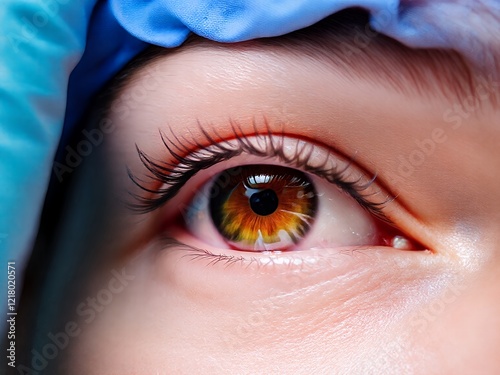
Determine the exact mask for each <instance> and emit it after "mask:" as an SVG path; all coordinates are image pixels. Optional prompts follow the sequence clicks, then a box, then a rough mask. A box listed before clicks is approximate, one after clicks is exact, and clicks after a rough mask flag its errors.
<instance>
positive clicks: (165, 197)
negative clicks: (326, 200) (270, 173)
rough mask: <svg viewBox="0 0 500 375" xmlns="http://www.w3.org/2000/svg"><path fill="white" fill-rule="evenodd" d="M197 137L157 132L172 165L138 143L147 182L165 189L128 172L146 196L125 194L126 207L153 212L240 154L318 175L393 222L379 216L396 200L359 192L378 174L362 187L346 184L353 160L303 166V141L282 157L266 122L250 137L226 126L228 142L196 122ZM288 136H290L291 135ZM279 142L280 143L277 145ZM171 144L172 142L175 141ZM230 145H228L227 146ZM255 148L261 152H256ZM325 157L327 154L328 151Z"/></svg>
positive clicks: (310, 146) (307, 149)
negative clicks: (229, 133)
mask: <svg viewBox="0 0 500 375" xmlns="http://www.w3.org/2000/svg"><path fill="white" fill-rule="evenodd" d="M198 125H199V128H200V131H201V134H202V136H203V137H204V139H205V141H206V144H202V143H201V142H200V141H198V140H196V139H195V138H194V137H193V139H192V140H187V139H186V138H185V137H182V139H181V138H179V137H178V136H177V135H175V133H174V132H173V131H172V130H171V134H172V138H173V139H171V138H169V137H168V136H166V135H165V134H164V133H163V132H162V131H161V130H160V131H159V132H160V137H161V139H162V142H163V144H164V146H165V147H166V149H167V151H168V153H169V154H170V156H171V159H173V160H174V161H175V162H171V161H164V160H158V159H154V158H151V157H149V156H148V155H147V154H146V153H144V152H143V151H142V150H141V149H140V148H139V147H138V146H137V145H136V149H137V152H138V155H139V158H140V160H141V162H142V164H143V165H144V166H145V167H146V169H147V170H148V171H149V172H150V173H151V175H150V176H148V178H149V179H150V180H153V181H155V182H156V183H157V184H158V185H167V186H166V187H163V188H161V187H158V188H157V189H152V188H150V187H148V186H147V182H146V181H144V180H142V179H140V178H138V177H137V176H135V175H134V174H133V173H132V172H131V171H130V170H129V169H128V174H129V177H130V179H131V180H132V182H133V183H134V184H135V185H136V186H138V187H139V188H140V189H141V190H143V191H145V192H146V193H148V196H147V197H145V196H142V195H139V194H136V193H131V192H130V195H131V196H132V197H133V198H134V200H135V203H130V204H129V207H130V208H131V209H132V210H133V211H135V212H137V213H147V212H151V211H154V210H156V209H157V208H159V207H160V206H162V205H163V204H165V203H166V202H168V201H169V200H170V199H171V198H173V197H174V196H175V195H176V194H177V193H178V192H179V190H180V189H181V187H182V186H183V185H184V184H185V183H186V182H187V181H189V180H190V179H191V178H192V177H193V176H194V175H195V174H196V173H198V172H199V171H200V170H203V169H207V168H210V167H212V166H214V165H216V164H218V163H219V162H221V161H224V160H229V159H231V158H233V157H235V156H238V155H240V154H242V153H249V154H252V155H256V156H260V157H277V158H278V159H279V160H281V161H283V162H285V163H287V164H289V165H290V166H292V167H296V168H302V169H304V170H305V171H307V172H311V173H313V174H316V175H318V176H319V177H321V178H324V179H326V180H327V181H328V182H330V183H332V184H335V185H337V186H338V187H339V188H340V189H342V190H344V191H345V192H346V193H347V194H349V195H350V196H351V197H352V198H353V199H355V200H356V201H357V202H358V203H359V204H360V205H361V206H363V207H364V208H365V209H367V210H368V211H370V212H371V213H372V214H374V215H375V216H377V217H378V218H379V219H380V220H382V221H385V222H387V223H389V224H392V222H391V220H390V219H389V218H388V217H387V216H386V215H385V214H384V212H383V208H384V206H385V205H386V204H387V203H388V202H390V201H392V200H393V199H395V198H394V197H391V196H386V197H385V199H384V200H383V201H380V202H374V201H372V200H370V199H369V196H370V195H372V194H373V193H372V194H363V193H362V191H364V190H367V189H368V188H369V186H371V185H372V184H373V183H374V182H375V180H376V178H377V175H376V174H374V175H373V176H372V178H370V179H369V180H368V181H367V182H364V183H362V181H361V180H362V177H361V175H360V177H359V178H358V179H356V180H353V181H352V180H351V181H346V178H345V172H346V170H348V169H349V167H350V166H351V164H352V163H353V160H352V159H351V160H350V161H349V163H348V164H346V166H344V167H343V168H340V169H332V168H331V167H330V168H326V163H327V160H328V159H327V158H325V164H324V165H320V166H315V167H310V166H308V160H309V158H310V156H311V154H312V153H313V152H314V147H316V146H315V144H314V143H312V142H303V143H302V147H301V148H300V149H299V142H298V141H299V140H300V139H298V138H294V139H296V140H297V143H296V148H295V153H294V154H293V157H290V156H288V155H286V153H285V151H284V148H283V144H282V142H283V140H284V139H285V138H289V137H290V136H289V135H287V134H286V133H285V132H284V131H283V130H282V131H280V132H276V131H272V130H271V128H270V127H269V126H268V125H267V124H266V131H265V132H260V133H258V132H257V128H256V126H255V124H254V132H252V133H251V134H247V133H245V132H244V131H243V130H242V129H241V127H239V126H237V125H236V124H234V123H232V122H231V128H232V132H233V138H223V137H221V136H220V135H219V134H218V133H217V132H216V131H214V133H215V136H216V137H217V138H219V140H216V139H215V138H214V137H213V136H211V135H210V134H209V133H208V132H207V131H206V130H205V129H204V128H203V126H202V125H201V124H200V123H198ZM252 137H253V139H257V141H256V142H255V143H257V145H255V144H254V143H252V142H251V141H250V138H252ZM292 137H293V136H292ZM276 139H278V140H281V142H279V141H276ZM174 140H175V141H174ZM260 140H263V141H265V142H266V146H267V147H268V148H270V150H269V149H265V147H262V145H261V144H260ZM235 141H236V142H237V145H238V148H236V149H235V148H234V142H235ZM231 142H232V143H231ZM259 147H260V149H259ZM327 152H328V156H330V155H331V151H330V150H329V149H327Z"/></svg>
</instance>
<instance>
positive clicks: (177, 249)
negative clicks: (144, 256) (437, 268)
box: [156, 225, 433, 276]
mask: <svg viewBox="0 0 500 375" xmlns="http://www.w3.org/2000/svg"><path fill="white" fill-rule="evenodd" d="M174 233H175V238H174V237H173V236H174ZM156 246H157V251H159V252H162V253H172V254H175V255H172V256H173V257H175V258H176V259H177V260H176V263H182V264H185V265H187V266H189V265H190V264H192V265H200V266H202V267H207V266H213V267H214V268H215V269H216V270H215V271H218V270H221V271H223V272H228V271H232V272H231V273H233V272H234V273H235V274H242V273H243V274H247V275H250V276H251V275H256V274H261V275H262V274H267V275H274V276H276V275H284V274H289V273H292V274H293V273H296V272H301V273H304V272H306V273H308V272H311V273H316V272H320V273H321V272H332V271H335V270H341V269H343V268H346V267H347V268H349V267H352V266H353V264H356V263H364V261H366V260H367V259H371V260H372V261H374V260H376V259H377V258H379V257H382V258H387V259H390V257H394V259H393V261H394V262H398V261H402V262H408V261H415V260H416V259H418V262H421V259H422V258H417V257H424V258H425V257H428V256H432V255H433V253H432V252H430V251H429V250H422V251H402V250H398V249H395V248H393V247H389V246H343V247H336V248H316V249H308V250H304V251H300V250H298V251H291V252H282V253H280V252H244V251H237V250H231V249H227V248H226V247H221V248H218V247H213V246H209V245H207V244H206V243H205V242H204V241H202V240H198V239H197V238H195V237H193V236H192V235H190V234H189V233H187V232H186V230H185V229H183V228H182V227H180V226H177V225H174V226H172V227H171V228H170V230H169V231H168V232H167V233H164V234H163V235H162V236H161V237H160V238H159V239H157V241H156ZM369 264H370V263H369V262H368V263H367V265H369ZM209 268H211V267H209ZM193 272H195V271H194V270H193Z"/></svg>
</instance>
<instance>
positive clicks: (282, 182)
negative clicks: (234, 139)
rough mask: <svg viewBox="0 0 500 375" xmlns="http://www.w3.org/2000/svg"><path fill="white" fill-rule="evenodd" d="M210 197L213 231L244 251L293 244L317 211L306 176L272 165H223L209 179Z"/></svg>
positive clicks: (270, 248)
mask: <svg viewBox="0 0 500 375" xmlns="http://www.w3.org/2000/svg"><path fill="white" fill-rule="evenodd" d="M228 176H229V177H228ZM210 197H211V199H210V203H209V206H210V215H211V219H212V222H213V224H214V226H215V227H216V228H217V230H218V232H219V233H220V234H221V235H222V236H223V237H224V239H225V240H226V241H227V242H229V243H230V244H232V245H233V246H234V247H236V248H238V249H242V250H249V251H252V250H253V251H259V250H260V251H262V250H286V249H287V248H288V247H290V246H292V245H294V244H297V243H298V242H299V241H300V240H301V239H302V238H303V237H304V235H305V234H306V233H307V232H308V231H309V229H310V228H311V226H312V224H313V222H314V219H315V217H316V212H317V194H316V190H315V188H314V185H313V183H312V182H311V180H310V179H309V177H308V176H307V175H306V174H305V173H303V172H301V171H299V170H296V169H293V168H287V167H281V166H275V165H266V164H263V165H246V166H242V167H238V168H232V169H228V170H226V171H224V172H222V173H221V174H220V175H219V176H218V177H217V178H216V179H215V180H214V181H213V184H212V186H211V190H210Z"/></svg>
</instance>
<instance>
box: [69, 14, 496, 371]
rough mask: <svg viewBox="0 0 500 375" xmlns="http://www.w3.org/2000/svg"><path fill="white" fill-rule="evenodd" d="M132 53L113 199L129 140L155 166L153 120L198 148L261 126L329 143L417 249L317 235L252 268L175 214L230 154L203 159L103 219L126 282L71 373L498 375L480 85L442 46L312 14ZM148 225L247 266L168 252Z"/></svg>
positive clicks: (119, 109)
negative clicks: (248, 36) (257, 30)
mask: <svg viewBox="0 0 500 375" xmlns="http://www.w3.org/2000/svg"><path fill="white" fill-rule="evenodd" d="M332 30H333V31H332ZM320 31H321V32H323V33H324V38H318V37H317V33H318V32H320ZM315 35H316V37H314V36H315ZM360 35H361V36H364V37H365V38H366V39H362V41H363V43H361V42H359V40H360V39H359V38H360ZM367 35H368V36H367ZM356 41H358V42H356ZM342 42H343V44H342ZM346 46H351V47H352V46H354V47H353V48H348V47H346ZM141 64H142V66H140V67H139V68H137V67H136V68H135V70H134V71H133V72H132V73H131V74H125V75H124V76H126V77H127V78H126V80H123V82H118V83H117V84H116V87H118V89H116V90H115V91H114V97H113V103H112V104H111V106H110V109H109V111H107V112H106V118H108V119H109V120H111V121H112V123H113V124H115V128H114V130H113V132H112V133H111V135H110V136H108V138H107V139H106V145H105V147H106V152H107V155H108V157H109V163H110V164H111V168H110V169H111V170H112V171H113V172H114V174H113V175H112V176H111V179H112V184H113V186H115V188H116V195H117V197H118V199H120V200H129V199H130V196H129V195H128V193H129V192H132V193H133V194H138V195H142V196H144V194H146V192H145V191H143V190H141V189H140V188H139V187H137V186H136V185H134V183H133V182H132V180H131V179H130V177H129V175H128V174H127V168H128V169H129V170H130V171H131V173H132V174H133V175H134V176H139V177H140V178H143V179H144V176H147V175H148V171H147V169H146V168H145V166H144V164H143V163H142V162H141V160H140V158H139V157H138V153H137V150H136V145H137V147H138V148H139V149H141V150H142V151H143V152H144V153H145V154H147V155H148V157H150V158H153V159H155V160H159V161H163V162H175V160H174V158H173V157H172V155H171V154H170V153H168V151H167V150H166V148H165V145H164V144H163V142H162V139H161V137H160V133H159V131H161V132H162V133H163V134H165V135H166V136H168V137H169V139H170V140H172V141H173V142H177V141H178V140H182V139H183V138H184V139H185V140H187V141H185V142H184V143H187V145H191V146H192V145H193V144H194V143H196V142H198V143H200V144H204V143H206V142H207V136H206V134H204V132H205V133H208V134H209V135H210V136H211V137H213V138H214V139H215V140H224V139H232V138H234V131H235V130H234V129H237V131H239V132H241V133H243V134H245V135H248V136H251V135H255V134H261V135H262V136H265V135H266V134H268V132H269V131H271V132H272V133H273V134H284V135H286V136H287V137H290V138H293V139H297V138H298V139H303V140H307V142H310V143H313V144H316V145H318V146H319V147H322V148H325V149H328V150H330V151H331V153H332V155H334V157H335V158H337V159H338V160H341V161H344V163H345V164H350V165H351V166H352V169H351V170H352V171H353V172H351V173H353V175H354V176H364V177H363V178H365V180H367V181H368V180H370V179H371V178H372V177H373V176H374V175H376V180H375V182H374V183H373V184H372V185H371V187H370V189H372V190H370V191H371V192H373V193H374V194H373V197H374V199H375V200H378V201H379V202H380V201H384V200H385V199H384V198H386V197H392V198H394V199H390V200H389V201H388V202H387V203H386V204H385V205H384V208H383V212H384V214H385V215H386V216H387V218H388V219H390V220H391V221H392V223H393V224H394V226H395V227H396V228H397V230H398V233H400V234H401V235H403V236H407V237H408V238H411V239H413V240H414V241H415V242H416V243H418V244H420V245H421V246H422V248H423V249H425V250H424V251H405V250H399V249H394V248H391V247H390V246H365V247H363V248H344V249H338V248H335V247H328V246H327V245H324V246H320V248H315V249H308V248H305V249H302V248H300V249H299V250H297V251H295V252H293V253H282V254H277V255H276V256H275V258H273V260H272V261H270V262H268V263H266V262H264V261H259V262H253V263H252V262H249V261H248V259H250V258H251V256H252V254H241V253H240V252H237V251H236V250H229V249H224V248H220V247H217V246H216V245H213V244H207V243H206V242H205V241H204V240H206V238H195V237H194V236H193V235H192V234H190V233H188V231H186V230H185V228H184V229H182V228H180V227H179V226H178V225H177V223H178V220H180V219H179V217H180V218H182V214H181V213H182V212H181V211H182V210H181V208H182V207H185V206H186V205H189V201H190V199H192V198H193V194H194V191H195V190H197V189H198V188H200V187H201V186H202V185H203V184H205V183H206V182H207V181H208V180H209V179H210V178H212V177H213V176H215V175H216V174H217V173H218V172H220V171H223V170H225V169H227V168H230V167H233V166H236V165H238V163H241V162H242V160H244V159H243V156H242V157H241V158H240V159H235V160H233V161H232V162H231V161H230V160H228V161H225V162H221V163H220V164H217V165H216V166H213V167H212V169H210V168H208V169H207V170H205V171H203V173H202V172H200V174H199V175H197V176H194V177H193V179H192V180H191V181H189V182H187V183H186V184H185V186H184V187H183V188H182V189H181V190H180V191H179V193H178V195H177V196H175V197H174V198H173V199H172V200H171V201H169V202H168V203H166V204H165V205H164V207H161V208H159V209H157V210H154V211H152V212H149V213H146V214H140V215H138V214H137V213H134V212H131V211H130V209H129V208H127V207H124V208H123V209H122V210H120V211H118V212H117V213H116V220H117V228H118V229H115V230H116V233H117V240H116V243H115V244H114V248H116V249H117V250H116V251H117V252H118V254H120V256H121V255H122V254H123V253H126V254H127V256H126V257H123V256H121V258H122V259H123V258H125V260H124V261H123V260H122V261H123V262H124V263H125V264H126V267H127V272H128V273H129V274H130V275H133V276H134V280H133V282H131V283H130V285H128V286H127V288H125V290H124V291H123V292H122V293H120V294H119V295H116V296H115V297H114V299H113V303H112V304H110V305H108V306H106V308H105V309H104V310H103V311H102V312H100V313H99V316H98V318H97V319H95V321H93V322H92V323H91V324H90V325H88V327H87V328H86V329H85V330H83V333H82V335H81V337H80V338H79V339H78V344H77V345H76V346H75V347H74V348H73V349H72V352H71V356H70V362H71V363H72V365H71V366H72V368H73V369H74V373H75V374H76V373H81V374H113V373H120V374H193V373H200V372H202V373H210V374H211V373H214V374H219V373H228V374H229V373H230V374H247V373H248V374H250V373H252V374H270V373H287V374H300V373H304V374H306V373H313V372H316V373H322V374H323V373H328V374H330V373H338V374H364V373H376V374H378V373H380V374H382V373H383V374H402V373H417V374H444V373H450V374H451V373H453V374H470V373H494V372H495V370H496V371H498V370H499V369H500V362H499V359H498V356H497V355H496V348H498V347H499V346H500V330H498V327H500V318H499V317H500V299H499V298H498V296H499V295H500V277H499V275H500V247H499V245H498V244H499V243H500V231H498V224H499V222H500V216H499V212H500V197H499V195H498V186H499V184H500V175H499V174H498V173H497V172H496V171H498V170H500V148H499V147H498V146H499V144H500V128H499V127H498V124H499V123H500V111H499V110H498V107H497V106H496V100H497V97H498V89H499V81H498V78H495V77H494V76H490V75H488V74H486V73H480V72H473V71H472V70H471V69H469V68H468V67H467V65H466V64H465V63H464V62H463V61H462V60H461V59H460V58H459V57H458V56H457V55H455V54H453V53H447V52H441V51H415V50H410V49H408V48H405V47H403V46H401V45H399V44H397V43H395V42H392V41H390V40H388V39H386V38H383V37H381V36H377V35H373V34H369V32H368V31H367V30H366V29H365V28H364V27H361V26H360V27H359V28H358V29H356V28H353V27H347V26H346V27H345V29H343V28H340V29H339V26H338V25H337V26H335V25H333V26H332V25H330V24H329V21H326V22H325V23H324V24H322V25H319V26H317V27H316V29H312V30H308V31H303V32H300V33H297V34H295V36H293V35H292V36H286V37H283V38H276V39H271V40H258V41H251V42H245V43H239V44H231V45H221V44H217V43H214V42H209V41H205V40H201V39H195V40H193V41H192V42H190V43H187V44H186V45H185V46H183V47H181V48H179V49H176V50H174V51H162V50H159V49H157V50H156V51H155V52H154V53H152V54H151V53H150V54H149V55H146V58H144V62H142V63H141ZM235 124H236V125H235ZM176 137H177V140H176ZM179 147H180V146H179ZM192 151H196V149H193V150H192ZM248 160H251V161H252V163H254V164H255V163H259V162H260V163H262V162H263V160H264V159H262V158H261V159H259V158H257V157H255V156H247V159H246V160H244V162H245V163H248ZM144 180H145V181H146V186H147V187H148V188H150V189H154V188H158V186H156V185H155V184H154V183H151V182H150V181H149V180H147V179H144ZM190 184H192V185H191V186H190ZM331 188H332V189H333V188H334V187H331ZM346 199H347V198H346ZM363 215H368V216H367V217H369V216H370V215H371V214H370V213H369V212H364V213H363ZM173 223H175V225H174V224H173ZM325 230H328V226H327V225H326V226H325ZM165 234H167V235H168V236H170V237H175V239H176V240H178V241H180V242H184V243H186V242H189V243H190V244H192V245H193V246H197V247H198V248H199V247H201V248H205V249H206V248H208V249H210V251H211V252H212V253H217V254H224V255H228V256H230V255H233V256H236V254H237V253H239V254H238V255H237V256H243V257H246V259H247V263H245V262H244V261H242V262H234V263H233V264H231V265H228V264H225V263H224V262H213V261H212V262H211V261H210V259H207V258H206V257H205V258H203V257H201V259H193V257H186V256H185V255H186V250H185V249H184V248H183V246H180V245H176V244H168V245H167V244H165V241H162V240H161V238H162V237H164V236H165ZM368 245H369V244H368ZM304 247H305V246H304ZM256 256H257V257H258V258H259V257H260V258H259V259H262V258H263V256H260V255H256ZM306 258H307V259H308V261H305V260H304V259H306ZM297 259H301V261H297ZM212 260H213V259H212ZM292 260H293V261H292Z"/></svg>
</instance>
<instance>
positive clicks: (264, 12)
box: [0, 0, 500, 307]
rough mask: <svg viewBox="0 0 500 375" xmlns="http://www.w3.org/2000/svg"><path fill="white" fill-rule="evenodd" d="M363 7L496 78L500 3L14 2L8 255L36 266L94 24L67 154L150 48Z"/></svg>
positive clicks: (5, 177)
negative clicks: (98, 100)
mask: <svg viewBox="0 0 500 375" xmlns="http://www.w3.org/2000/svg"><path fill="white" fill-rule="evenodd" d="M352 6H359V7H363V8H365V9H367V10H369V11H370V13H371V15H372V19H371V24H372V26H373V27H374V28H375V29H376V30H378V31H379V32H381V33H383V34H386V35H388V36H391V37H393V38H395V39H397V40H399V41H400V42H402V43H404V44H407V45H408V46H411V47H441V48H448V49H455V50H457V51H458V52H460V53H461V54H463V55H464V56H465V57H466V58H469V59H470V60H471V61H473V62H475V63H477V64H479V65H483V66H486V67H490V68H492V67H494V66H495V62H494V61H493V60H492V58H491V57H490V56H491V55H490V54H488V48H498V45H499V43H500V42H499V38H498V36H499V35H500V22H499V21H498V19H499V17H500V2H499V1H495V0H482V1H478V0H477V1H475V0H456V1H450V0H421V1H411V0H406V1H405V0H401V1H397V0H396V1H393V0H358V1H356V0H351V1H349V0H315V1H312V0H274V1H273V0H100V1H98V3H97V6H95V7H94V1H92V0H85V1H83V2H82V1H80V2H75V1H70V0H23V1H22V2H21V1H19V0H7V3H6V4H5V3H3V4H2V7H1V11H0V12H1V13H0V21H1V23H0V24H1V25H2V27H4V28H5V29H4V30H6V31H4V32H3V33H1V35H2V36H1V38H2V39H0V56H1V57H2V62H3V65H2V66H1V67H0V82H1V85H2V87H1V88H0V96H1V100H0V176H1V180H0V207H2V211H1V212H0V250H1V251H0V254H2V255H6V257H7V258H8V259H10V260H17V262H18V270H19V271H21V270H22V268H23V266H24V264H25V261H26V258H27V256H28V255H29V251H30V248H31V244H32V240H33V238H34V236H35V233H36V228H37V224H38V218H39V214H40V209H41V204H42V202H43V197H44V194H45V191H46V188H47V183H48V178H49V175H50V172H51V165H52V159H53V155H54V152H55V149H56V146H57V144H58V141H59V139H60V136H61V132H62V124H63V117H64V113H65V106H64V105H65V103H66V84H67V82H68V77H69V74H70V72H71V71H72V69H73V68H74V66H75V64H76V63H77V62H78V60H79V59H80V56H81V54H82V51H83V48H84V45H85V39H86V32H87V25H88V22H89V20H90V24H89V25H88V39H87V48H86V50H85V54H84V55H83V58H82V60H81V62H80V63H79V64H78V66H77V67H76V69H75V70H74V71H73V73H72V75H71V78H70V80H69V88H68V104H67V109H68V110H67V116H66V119H65V127H64V131H65V133H64V134H63V142H64V136H65V135H67V134H69V132H70V131H71V129H72V127H73V125H74V124H75V123H76V122H77V120H78V119H79V118H81V116H82V114H83V111H84V109H85V106H86V104H87V103H88V102H89V100H90V98H91V97H92V96H93V95H94V94H95V93H96V92H97V91H98V90H99V89H100V88H101V87H102V85H103V84H104V83H105V82H106V81H107V80H108V79H109V78H110V77H111V76H112V75H113V74H114V73H116V72H117V71H118V70H119V69H120V68H121V67H122V66H123V65H124V64H125V63H126V62H127V61H129V60H130V59H131V58H132V57H133V56H135V55H136V54H137V53H138V52H139V51H140V50H142V49H143V48H144V47H145V46H147V44H148V43H153V44H157V45H161V46H164V47H175V46H178V45H180V44H182V43H183V42H184V40H185V39H186V38H187V36H188V34H189V33H190V32H194V33H196V34H199V35H201V36H203V37H206V38H209V39H213V40H216V41H221V42H236V41H243V40H248V39H253V38H258V37H269V36H277V35H282V34H285V33H288V32H291V31H294V30H297V29H300V28H303V27H306V26H309V25H311V24H314V23H315V22H317V21H319V20H321V19H322V18H324V17H326V16H328V15H330V14H332V13H335V12H337V11H339V10H341V9H345V8H348V7H352ZM91 10H93V13H92V18H91V19H90V14H91ZM493 46H495V47H493ZM13 52H14V53H13ZM2 264H5V262H2ZM18 280H19V281H20V280H21V279H20V276H19V275H18ZM4 286H5V278H2V281H1V282H0V288H2V290H3V291H5V290H6V287H4ZM18 290H19V291H20V289H18ZM0 298H1V302H0V307H3V306H2V304H4V303H5V302H4V301H6V298H4V297H3V296H0Z"/></svg>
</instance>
